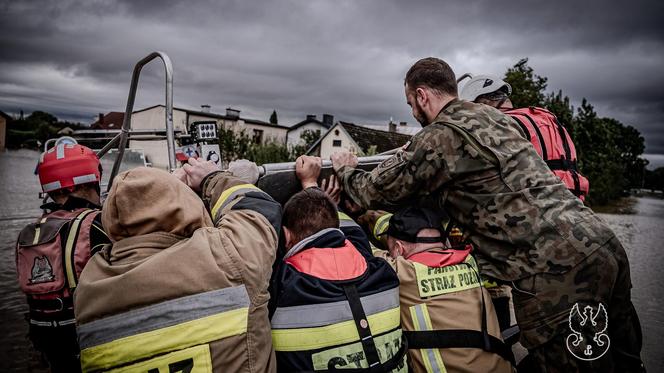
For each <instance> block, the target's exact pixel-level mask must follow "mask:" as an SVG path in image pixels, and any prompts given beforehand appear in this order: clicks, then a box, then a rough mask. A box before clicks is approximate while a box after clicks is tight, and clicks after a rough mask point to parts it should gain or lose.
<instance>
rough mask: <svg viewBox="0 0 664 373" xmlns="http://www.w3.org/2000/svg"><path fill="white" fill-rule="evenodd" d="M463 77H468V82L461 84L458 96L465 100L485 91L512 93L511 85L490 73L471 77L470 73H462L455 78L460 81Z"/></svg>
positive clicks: (474, 97)
mask: <svg viewBox="0 0 664 373" xmlns="http://www.w3.org/2000/svg"><path fill="white" fill-rule="evenodd" d="M465 78H470V80H469V81H468V83H466V84H465V85H464V86H463V89H461V92H460V93H459V98H460V99H462V100H467V101H475V100H476V99H477V98H478V97H479V96H481V95H485V94H487V93H492V92H496V91H498V90H501V89H502V90H503V91H504V92H505V93H506V94H507V95H508V96H509V95H510V94H512V86H511V85H509V83H507V82H505V81H504V80H502V79H500V78H498V77H496V76H492V75H478V76H476V77H473V76H472V75H470V74H463V75H461V77H460V78H459V79H458V80H457V83H459V82H461V81H462V80H464V79H465Z"/></svg>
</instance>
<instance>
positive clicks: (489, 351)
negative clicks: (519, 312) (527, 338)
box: [365, 207, 513, 373]
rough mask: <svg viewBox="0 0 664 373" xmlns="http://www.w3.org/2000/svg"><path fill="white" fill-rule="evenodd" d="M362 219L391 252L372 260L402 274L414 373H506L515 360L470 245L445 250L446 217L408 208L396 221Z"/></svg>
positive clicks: (404, 314) (404, 317) (389, 218)
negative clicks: (481, 278)
mask: <svg viewBox="0 0 664 373" xmlns="http://www.w3.org/2000/svg"><path fill="white" fill-rule="evenodd" d="M365 216H371V218H370V219H371V220H372V221H369V222H368V224H369V226H370V227H371V230H372V231H373V232H374V234H375V235H376V236H377V237H376V238H377V240H378V241H380V242H385V243H386V244H387V248H388V251H383V250H374V254H375V255H376V256H379V257H383V258H385V259H387V260H388V261H389V263H390V264H391V265H392V266H393V267H394V268H395V269H396V271H397V274H398V275H399V281H400V282H401V285H400V287H399V298H400V301H401V326H402V328H403V330H404V334H405V335H406V337H407V338H406V339H407V341H408V361H409V364H410V367H411V370H412V371H413V372H445V371H447V372H449V373H456V372H497V373H502V372H506V373H509V372H511V371H512V365H511V361H512V360H513V357H512V353H511V350H510V349H509V347H508V346H506V345H505V344H504V343H503V341H502V339H501V336H500V328H499V326H498V320H497V318H496V314H495V311H494V308H493V305H492V303H491V296H490V295H489V293H488V292H487V291H486V290H485V289H484V288H483V287H482V286H481V281H480V278H479V274H478V269H477V264H476V263H475V260H474V259H473V257H472V256H471V255H470V251H471V248H472V246H471V245H466V246H461V247H454V248H446V247H445V246H444V245H443V241H445V240H446V238H444V237H443V232H441V227H442V226H441V222H442V220H443V217H442V216H441V215H439V214H438V213H437V212H436V211H434V210H430V209H426V208H417V207H408V208H405V209H403V210H401V211H399V212H397V213H396V214H394V215H391V214H387V213H384V214H377V213H373V214H365ZM385 237H387V239H386V240H385Z"/></svg>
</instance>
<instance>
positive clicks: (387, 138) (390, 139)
mask: <svg viewBox="0 0 664 373" xmlns="http://www.w3.org/2000/svg"><path fill="white" fill-rule="evenodd" d="M410 137H411V136H409V135H406V134H402V133H398V132H396V131H381V130H378V129H374V128H369V127H366V126H359V125H357V124H354V123H348V122H341V121H340V122H337V124H335V125H334V126H332V128H330V129H329V130H328V131H327V132H326V133H325V134H324V135H323V136H322V137H321V138H320V139H319V140H318V141H317V142H316V143H315V144H314V145H313V146H311V148H310V149H309V150H308V151H307V154H309V155H317V156H319V157H321V158H323V159H328V158H330V155H332V153H335V152H337V151H340V150H346V151H350V152H353V153H356V154H358V155H371V154H378V153H382V152H385V151H388V150H392V149H394V148H398V147H400V146H403V145H404V144H405V143H407V142H408V140H410Z"/></svg>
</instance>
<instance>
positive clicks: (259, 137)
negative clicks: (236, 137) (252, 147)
mask: <svg viewBox="0 0 664 373" xmlns="http://www.w3.org/2000/svg"><path fill="white" fill-rule="evenodd" d="M253 140H254V144H262V143H263V130H254V137H253Z"/></svg>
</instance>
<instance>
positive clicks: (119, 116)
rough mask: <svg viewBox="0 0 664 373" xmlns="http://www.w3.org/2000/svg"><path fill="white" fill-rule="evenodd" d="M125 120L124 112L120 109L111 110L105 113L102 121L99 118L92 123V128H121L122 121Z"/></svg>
mask: <svg viewBox="0 0 664 373" xmlns="http://www.w3.org/2000/svg"><path fill="white" fill-rule="evenodd" d="M123 121H124V113H123V112H120V111H111V112H110V113H108V114H106V115H104V117H103V118H102V121H101V123H100V122H99V120H97V121H96V122H94V123H92V125H91V126H90V128H92V129H99V130H116V129H117V130H119V129H120V128H122V122H123Z"/></svg>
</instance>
